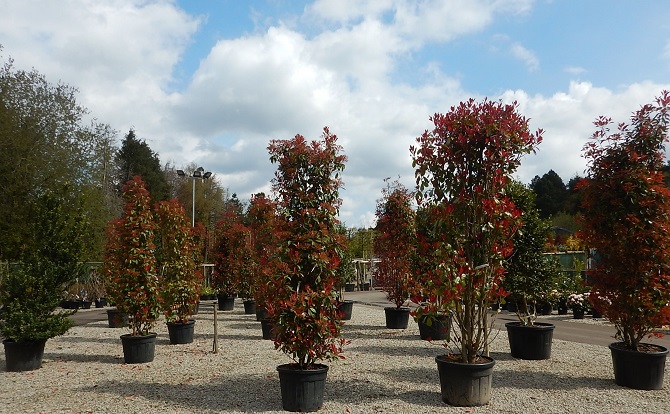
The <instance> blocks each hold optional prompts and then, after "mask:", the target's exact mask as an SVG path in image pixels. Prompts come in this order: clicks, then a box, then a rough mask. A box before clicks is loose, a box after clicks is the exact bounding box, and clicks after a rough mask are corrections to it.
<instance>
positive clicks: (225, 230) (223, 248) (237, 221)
mask: <svg viewBox="0 0 670 414" xmlns="http://www.w3.org/2000/svg"><path fill="white" fill-rule="evenodd" d="M214 237H215V246H216V247H215V249H214V251H213V253H212V255H213V256H214V272H213V273H212V286H213V287H214V288H215V289H216V290H218V291H219V293H221V294H225V295H232V294H234V293H237V292H238V290H239V288H240V287H241V286H242V285H243V284H244V286H248V282H249V281H250V280H251V278H252V274H253V269H254V263H253V254H252V251H251V232H250V231H249V228H247V226H245V225H244V224H243V222H242V216H241V215H240V214H239V213H238V212H237V211H236V210H235V208H233V207H231V206H229V207H228V208H226V210H225V211H224V212H223V217H222V218H221V220H219V221H218V222H217V223H216V230H215V235H214ZM244 293H245V294H246V292H244Z"/></svg>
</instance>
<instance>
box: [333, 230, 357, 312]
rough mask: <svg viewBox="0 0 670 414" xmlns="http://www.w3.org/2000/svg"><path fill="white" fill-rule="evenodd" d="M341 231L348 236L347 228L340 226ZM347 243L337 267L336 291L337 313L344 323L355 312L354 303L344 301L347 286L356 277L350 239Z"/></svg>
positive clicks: (347, 300)
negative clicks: (349, 243) (349, 244)
mask: <svg viewBox="0 0 670 414" xmlns="http://www.w3.org/2000/svg"><path fill="white" fill-rule="evenodd" d="M339 231H340V232H341V233H342V234H344V235H346V228H345V227H344V226H342V225H341V226H339ZM345 241H346V243H347V248H346V249H345V250H344V251H343V253H342V260H341V261H340V265H339V266H338V267H337V272H336V274H337V283H336V285H335V289H336V290H337V312H338V314H339V315H340V317H341V318H342V320H343V321H348V320H350V319H351V317H352V316H353V311H354V301H353V300H349V299H344V289H345V285H346V284H347V283H348V282H349V281H350V280H353V277H354V272H355V270H354V263H353V257H352V255H351V252H350V251H349V246H348V242H349V241H348V239H346V236H345Z"/></svg>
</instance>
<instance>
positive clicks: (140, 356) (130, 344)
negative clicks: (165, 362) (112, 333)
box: [121, 332, 157, 364]
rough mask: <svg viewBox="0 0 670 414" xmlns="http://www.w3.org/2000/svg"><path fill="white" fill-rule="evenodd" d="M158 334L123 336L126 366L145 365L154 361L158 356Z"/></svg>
mask: <svg viewBox="0 0 670 414" xmlns="http://www.w3.org/2000/svg"><path fill="white" fill-rule="evenodd" d="M156 336H157V334H156V333H153V332H152V333H150V334H149V335H136V336H133V335H130V334H126V335H121V344H122V345H123V360H124V362H125V363H126V364H143V363H146V362H151V361H153V360H154V355H155V354H156Z"/></svg>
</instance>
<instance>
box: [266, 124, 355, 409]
mask: <svg viewBox="0 0 670 414" xmlns="http://www.w3.org/2000/svg"><path fill="white" fill-rule="evenodd" d="M341 149H342V148H341V147H340V146H339V145H337V137H336V136H335V135H333V134H331V133H330V132H329V131H328V128H324V131H323V135H322V139H321V140H320V141H312V142H311V143H309V142H307V140H305V138H304V137H302V136H301V135H296V136H295V138H293V139H291V140H273V141H271V143H270V145H269V147H268V150H269V152H270V160H271V161H272V162H273V163H276V164H277V171H276V173H275V178H274V180H273V190H274V191H275V192H276V194H278V197H279V200H278V208H279V213H280V217H282V220H281V227H280V228H279V229H278V230H279V235H278V236H279V240H280V243H279V246H280V248H279V255H280V258H281V259H282V262H283V263H284V264H285V266H284V267H283V268H282V269H280V270H279V272H278V274H276V275H275V277H274V279H273V280H274V284H275V287H276V294H275V296H274V297H273V298H272V299H271V303H270V304H269V306H268V310H269V312H270V316H271V318H272V320H273V322H274V329H275V332H276V338H275V340H274V345H275V348H276V349H279V350H281V351H282V352H284V353H285V354H287V355H288V356H289V357H290V358H291V359H292V360H293V361H294V362H293V363H291V364H283V365H280V366H278V367H277V371H278V372H279V381H280V387H281V395H282V405H283V408H284V410H287V411H315V410H318V409H319V408H320V407H321V405H322V404H323V390H324V387H325V381H326V375H327V372H328V366H327V365H324V364H322V363H321V361H324V360H325V361H329V360H334V359H337V358H340V357H341V353H342V347H343V345H344V340H343V339H341V338H338V337H339V334H340V327H341V323H342V322H341V319H340V318H339V316H338V313H337V298H336V296H337V292H336V289H335V284H336V283H337V275H336V271H337V268H338V266H339V262H340V261H341V257H342V253H343V249H344V243H343V240H342V239H343V237H342V235H341V234H339V233H338V232H337V226H338V224H339V222H338V220H337V213H338V208H339V205H340V203H341V200H340V198H339V188H340V187H341V185H342V184H341V181H340V178H339V175H340V173H341V171H342V170H343V169H344V162H345V160H346V157H345V156H344V155H343V154H341Z"/></svg>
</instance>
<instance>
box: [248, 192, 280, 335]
mask: <svg viewBox="0 0 670 414" xmlns="http://www.w3.org/2000/svg"><path fill="white" fill-rule="evenodd" d="M247 220H248V222H249V229H250V233H251V253H252V255H253V261H252V262H253V264H254V268H253V271H252V282H251V283H252V284H253V285H254V288H253V290H252V291H253V298H254V302H255V303H256V320H258V321H262V320H264V319H265V320H266V322H265V324H266V325H267V324H268V322H267V321H268V315H267V310H266V304H267V303H268V302H269V299H270V298H272V296H273V295H274V287H273V286H271V285H270V284H268V281H269V280H274V278H275V277H276V276H275V275H276V274H277V273H278V271H279V270H278V269H279V268H280V267H281V266H282V264H281V260H280V257H279V254H278V247H279V231H278V222H279V218H278V216H277V205H276V203H275V202H274V201H273V200H270V199H269V198H268V197H266V196H265V194H263V193H258V194H254V195H253V196H252V197H251V200H250V201H249V208H248V209H247ZM266 331H267V332H266V333H267V334H266V335H265V337H266V339H271V338H272V337H271V335H270V332H269V331H268V329H267V326H266Z"/></svg>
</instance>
